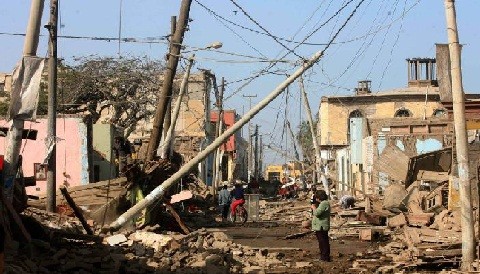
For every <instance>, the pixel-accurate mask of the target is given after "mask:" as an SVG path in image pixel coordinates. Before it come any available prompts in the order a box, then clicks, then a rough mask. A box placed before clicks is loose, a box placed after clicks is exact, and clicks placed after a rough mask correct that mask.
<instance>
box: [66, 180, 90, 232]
mask: <svg viewBox="0 0 480 274" xmlns="http://www.w3.org/2000/svg"><path fill="white" fill-rule="evenodd" d="M60 191H61V192H62V195H63V197H65V200H67V203H68V205H69V206H70V207H71V208H72V209H73V213H74V214H75V216H76V217H77V218H78V220H80V223H82V226H83V228H84V229H85V231H86V232H87V234H88V235H93V230H92V228H91V227H90V226H89V225H88V223H87V220H85V217H84V216H83V214H82V211H81V210H80V208H78V207H77V205H76V204H75V201H73V199H72V197H70V194H69V193H68V191H67V188H66V187H61V188H60Z"/></svg>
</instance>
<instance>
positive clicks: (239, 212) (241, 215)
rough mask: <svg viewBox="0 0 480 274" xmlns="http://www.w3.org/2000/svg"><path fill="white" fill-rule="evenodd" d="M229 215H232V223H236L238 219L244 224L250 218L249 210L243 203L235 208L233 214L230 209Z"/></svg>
mask: <svg viewBox="0 0 480 274" xmlns="http://www.w3.org/2000/svg"><path fill="white" fill-rule="evenodd" d="M229 215H230V221H231V222H232V223H235V222H236V221H237V219H238V221H239V222H240V223H241V224H244V223H245V222H246V221H247V219H248V212H247V209H246V208H245V207H244V206H243V204H241V205H238V206H237V208H235V213H234V214H232V212H231V211H230V214H229ZM237 217H238V218H237Z"/></svg>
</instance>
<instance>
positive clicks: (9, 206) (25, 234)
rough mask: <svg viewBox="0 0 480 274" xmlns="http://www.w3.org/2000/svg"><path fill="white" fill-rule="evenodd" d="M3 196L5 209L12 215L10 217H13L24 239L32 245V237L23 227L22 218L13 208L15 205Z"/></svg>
mask: <svg viewBox="0 0 480 274" xmlns="http://www.w3.org/2000/svg"><path fill="white" fill-rule="evenodd" d="M1 196H2V203H3V204H4V205H5V207H6V208H7V210H8V213H10V216H11V217H12V219H13V221H14V222H15V224H16V225H17V227H18V229H20V232H21V233H22V235H23V237H24V239H25V240H26V241H27V242H28V243H30V242H31V241H32V237H31V236H30V233H28V231H27V229H26V228H25V226H24V225H23V222H22V220H21V219H20V216H19V215H18V213H17V211H15V209H14V208H13V205H12V204H11V203H10V201H9V200H7V199H5V196H4V195H1Z"/></svg>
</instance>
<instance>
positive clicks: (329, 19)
mask: <svg viewBox="0 0 480 274" xmlns="http://www.w3.org/2000/svg"><path fill="white" fill-rule="evenodd" d="M352 1H353V0H350V1H349V2H347V4H346V5H348V4H349V3H351V2H352ZM363 2H364V0H362V1H361V2H360V3H359V5H357V7H355V9H354V10H353V13H352V14H350V16H349V17H348V18H347V20H346V21H345V23H344V25H342V27H341V28H340V29H339V30H338V31H337V33H336V34H335V35H334V36H333V37H332V38H331V39H330V41H329V42H328V43H327V44H326V45H325V48H324V50H323V51H325V50H327V49H328V48H329V47H330V46H331V45H332V44H333V42H334V40H335V39H336V38H337V36H338V34H339V33H340V32H341V31H342V30H343V28H344V27H345V26H346V24H347V23H348V21H350V19H351V17H352V16H353V14H355V13H356V11H357V9H358V8H359V6H360V5H361V4H362V3H363ZM346 5H343V6H342V7H341V8H340V9H339V10H337V12H335V13H334V14H333V15H332V16H330V18H328V19H327V20H326V21H325V22H324V23H323V24H321V25H320V26H319V27H317V28H316V29H315V30H314V31H312V32H311V33H310V34H309V35H308V36H307V37H305V38H304V39H303V42H305V41H306V40H307V39H308V38H309V37H311V36H312V35H313V34H314V33H315V32H317V31H318V30H320V28H322V27H324V26H325V25H326V24H328V22H330V21H331V20H332V19H333V18H335V17H336V16H338V15H339V14H340V13H341V11H342V10H343V9H345V7H346ZM300 45H301V44H298V45H296V46H295V48H294V49H296V48H298V47H299V46H300ZM289 54H290V51H289V52H287V53H286V54H284V55H283V56H282V57H280V58H276V59H278V60H282V59H284V58H285V57H287V56H288V55H289ZM302 59H303V58H302ZM275 65H276V62H272V63H271V64H270V65H269V66H268V67H265V68H264V69H262V70H260V72H258V73H257V74H256V75H253V76H249V77H247V78H245V79H241V80H237V81H236V82H239V81H247V82H246V83H244V84H242V85H241V86H240V87H239V88H238V89H237V90H236V91H234V92H233V93H232V94H230V95H229V96H227V97H226V98H224V101H226V100H228V99H230V98H231V97H233V96H235V95H236V94H238V93H239V92H240V91H241V90H242V89H243V88H245V87H246V86H247V85H249V84H250V83H251V82H253V80H255V79H257V78H258V77H260V76H262V75H264V74H266V73H269V70H270V69H271V68H273V67H274V66H275Z"/></svg>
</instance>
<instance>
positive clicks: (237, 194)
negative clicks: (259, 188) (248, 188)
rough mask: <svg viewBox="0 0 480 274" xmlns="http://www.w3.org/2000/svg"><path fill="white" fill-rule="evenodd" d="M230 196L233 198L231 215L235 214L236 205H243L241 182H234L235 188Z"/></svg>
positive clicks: (243, 197)
mask: <svg viewBox="0 0 480 274" xmlns="http://www.w3.org/2000/svg"><path fill="white" fill-rule="evenodd" d="M232 196H233V198H234V201H233V202H232V206H231V208H232V215H235V210H236V209H237V206H239V205H243V204H244V203H245V194H244V191H243V187H242V185H241V184H239V183H237V184H235V188H234V189H233V190H232Z"/></svg>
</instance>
